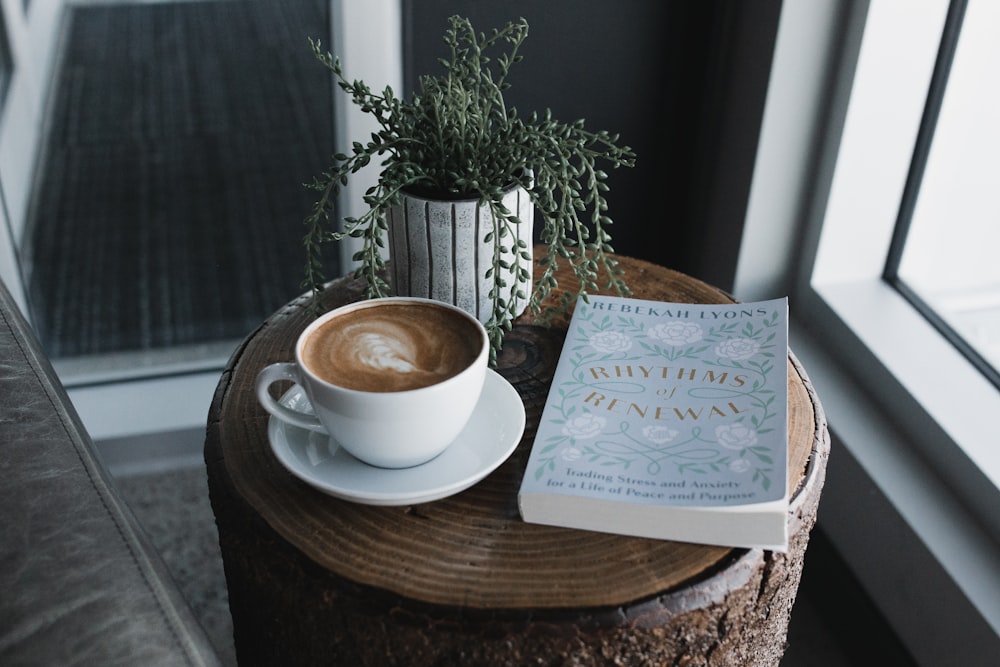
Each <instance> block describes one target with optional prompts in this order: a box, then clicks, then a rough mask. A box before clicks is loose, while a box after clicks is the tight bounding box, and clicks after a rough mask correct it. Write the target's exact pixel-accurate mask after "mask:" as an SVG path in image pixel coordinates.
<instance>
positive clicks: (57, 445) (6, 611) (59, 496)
mask: <svg viewBox="0 0 1000 667" xmlns="http://www.w3.org/2000/svg"><path fill="white" fill-rule="evenodd" d="M219 664H220V663H219V659H218V657H217V656H216V654H215V653H214V651H213V649H212V647H211V645H210V644H209V642H208V639H207V637H206V636H205V634H204V632H203V631H202V629H201V627H200V626H199V625H198V622H197V621H196V619H195V618H194V616H193V615H192V613H191V611H190V609H189V608H188V606H187V603H186V602H185V601H184V599H183V598H182V597H181V595H180V593H179V590H178V588H177V586H176V585H175V583H174V582H173V581H172V580H171V578H170V575H169V573H168V571H167V569H166V567H165V566H164V564H163V562H162V561H161V560H160V557H159V556H158V555H157V553H156V551H155V550H154V549H153V547H152V546H151V545H150V543H149V541H148V539H147V537H146V536H145V535H144V533H143V531H142V528H141V527H140V526H139V524H138V523H137V521H136V519H135V518H134V516H133V515H132V513H131V511H130V510H129V508H128V506H127V505H126V504H125V502H124V501H123V500H122V498H121V497H120V496H119V494H118V492H117V491H116V489H115V486H114V484H113V482H112V480H111V478H110V476H109V475H108V473H107V470H106V469H105V468H104V466H103V465H102V464H101V462H100V460H99V459H98V456H97V452H96V450H95V448H94V445H93V443H92V441H91V440H90V437H89V436H88V435H87V432H86V430H85V429H84V428H83V426H82V424H81V422H80V419H79V417H78V416H77V414H76V412H75V410H74V409H73V407H72V405H71V404H70V402H69V400H68V398H67V395H66V392H65V390H64V389H63V387H62V385H61V384H60V382H59V380H58V378H57V377H56V376H55V373H54V372H53V370H52V367H51V365H50V364H49V362H48V360H47V359H46V358H45V356H44V355H43V354H42V352H41V350H40V347H39V345H38V342H37V340H36V339H35V336H34V335H33V333H32V330H31V329H30V327H29V326H28V324H27V322H26V321H25V320H24V318H23V317H22V316H21V313H20V311H19V310H18V308H17V306H16V305H15V303H14V301H13V300H12V298H11V296H10V293H9V292H8V290H7V288H6V287H5V286H4V285H3V283H2V282H0V665H5V666H14V665H44V666H46V667H48V666H60V667H62V666H66V665H97V666H101V667H107V666H112V665H128V666H129V667H134V666H140V665H141V666H143V667H146V666H150V665H206V666H207V665H219Z"/></svg>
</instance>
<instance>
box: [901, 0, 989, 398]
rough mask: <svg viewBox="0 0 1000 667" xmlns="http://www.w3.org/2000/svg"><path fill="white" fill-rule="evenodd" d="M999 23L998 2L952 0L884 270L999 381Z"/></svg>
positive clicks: (970, 356)
mask: <svg viewBox="0 0 1000 667" xmlns="http://www.w3.org/2000/svg"><path fill="white" fill-rule="evenodd" d="M998 27H1000V5H998V4H997V3H995V2H983V1H982V0H972V1H971V2H966V0H962V1H961V2H952V3H951V7H950V10H949V15H948V19H947V23H946V26H945V28H944V36H943V38H942V43H941V48H940V50H939V54H938V59H937V64H936V66H935V70H934V75H933V78H932V81H931V84H930V91H929V94H928V98H927V105H926V106H925V109H924V116H923V120H922V122H921V129H920V133H919V135H918V138H917V143H916V147H915V151H914V157H913V162H912V165H911V169H910V176H909V179H908V181H907V186H906V190H905V191H904V193H903V201H902V203H901V206H900V215H899V220H898V222H897V225H896V233H895V237H894V240H893V245H892V247H891V248H890V252H889V258H888V265H887V266H886V273H885V275H886V279H887V280H888V281H889V282H890V283H891V284H893V285H894V286H895V287H896V289H898V290H900V291H901V292H902V293H903V294H904V295H905V296H906V297H907V299H908V300H909V301H910V302H911V303H913V304H914V307H916V308H917V309H918V310H920V312H921V313H923V315H924V316H925V317H927V318H928V319H929V320H930V321H931V322H932V323H933V324H934V325H935V327H936V328H937V329H938V330H939V331H940V332H941V333H942V335H944V336H946V337H947V338H948V340H949V341H951V342H952V343H953V344H954V345H955V346H956V347H957V348H958V349H959V350H960V351H961V352H962V353H963V354H965V356H966V357H968V358H969V360H970V362H971V363H973V364H974V365H975V366H976V367H977V368H979V370H980V371H981V372H982V373H984V374H985V375H986V376H987V377H988V378H989V379H990V381H991V382H992V383H993V384H994V385H995V386H997V387H1000V373H998V369H1000V262H998V261H997V257H996V253H997V250H998V249H1000V207H998V200H997V199H996V197H994V196H993V191H994V188H995V186H996V184H997V183H1000V163H998V162H997V160H996V155H998V154H1000V126H998V125H997V123H996V118H998V117H1000V93H998V92H997V91H996V90H995V89H994V87H993V86H992V81H993V78H994V77H993V72H992V70H993V69H995V68H996V66H997V64H998V63H1000V43H998V42H997V41H996V40H995V39H994V33H995V32H996V29H997V28H998ZM970 241H971V242H970Z"/></svg>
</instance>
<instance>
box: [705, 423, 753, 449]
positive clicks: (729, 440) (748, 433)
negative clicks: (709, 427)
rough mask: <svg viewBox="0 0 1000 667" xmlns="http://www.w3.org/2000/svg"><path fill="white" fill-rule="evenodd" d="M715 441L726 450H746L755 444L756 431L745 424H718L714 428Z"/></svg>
mask: <svg viewBox="0 0 1000 667" xmlns="http://www.w3.org/2000/svg"><path fill="white" fill-rule="evenodd" d="M715 439H716V440H718V441H719V444H720V445H722V446H723V447H725V448H726V449H737V450H738V449H746V448H747V447H753V446H754V445H756V444H757V431H755V430H753V429H752V428H750V427H749V426H747V425H746V424H740V423H736V424H720V425H719V426H716V427H715Z"/></svg>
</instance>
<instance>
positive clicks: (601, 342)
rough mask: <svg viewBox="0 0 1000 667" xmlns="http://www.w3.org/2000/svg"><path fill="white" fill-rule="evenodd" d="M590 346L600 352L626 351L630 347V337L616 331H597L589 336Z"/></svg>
mask: <svg viewBox="0 0 1000 667" xmlns="http://www.w3.org/2000/svg"><path fill="white" fill-rule="evenodd" d="M590 346H591V347H592V348H594V349H595V350H597V351H598V352H600V353H601V354H613V353H615V352H627V351H628V350H629V349H631V347H632V339H631V338H629V337H628V336H626V335H625V334H623V333H621V332H618V331H598V332H597V333H595V334H594V335H593V336H591V337H590Z"/></svg>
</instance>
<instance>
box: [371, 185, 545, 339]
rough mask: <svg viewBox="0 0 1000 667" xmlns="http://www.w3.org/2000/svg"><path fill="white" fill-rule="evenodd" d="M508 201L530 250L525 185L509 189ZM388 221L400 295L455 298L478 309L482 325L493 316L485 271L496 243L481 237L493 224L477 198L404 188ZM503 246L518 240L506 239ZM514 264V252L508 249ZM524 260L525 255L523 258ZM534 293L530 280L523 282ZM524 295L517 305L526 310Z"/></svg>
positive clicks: (512, 283) (393, 276)
mask: <svg viewBox="0 0 1000 667" xmlns="http://www.w3.org/2000/svg"><path fill="white" fill-rule="evenodd" d="M503 203H504V205H505V206H506V207H507V208H508V209H509V210H511V211H516V212H517V216H518V218H519V219H520V220H521V221H522V222H521V224H519V225H515V228H516V234H517V235H518V238H522V239H524V240H525V242H526V243H527V245H528V254H529V255H531V246H532V239H531V234H532V218H533V215H534V206H533V205H532V203H531V199H530V198H529V197H528V193H527V192H526V191H525V190H524V188H521V187H517V188H513V189H511V190H509V191H508V192H507V193H506V194H505V195H504V198H503ZM387 222H388V225H389V254H390V259H391V261H390V265H389V268H390V284H391V287H392V289H393V292H394V293H395V294H396V295H398V296H420V297H425V298H429V299H435V300H437V301H444V302H446V303H451V304H454V305H456V306H458V307H459V308H462V309H463V310H465V311H466V312H469V313H472V314H474V315H475V316H476V317H478V318H479V320H480V321H481V322H483V323H484V324H485V323H486V322H487V321H488V320H489V319H490V315H491V311H492V305H491V302H490V297H489V293H490V288H491V287H492V284H493V278H492V277H490V278H488V279H487V278H486V277H485V276H486V271H487V269H488V268H489V267H490V265H491V264H492V262H493V242H492V241H490V242H489V243H486V242H484V241H483V239H484V238H485V236H486V235H487V234H488V233H489V232H490V231H492V229H493V214H492V212H491V211H490V208H489V207H488V206H482V207H481V206H479V201H478V199H458V200H447V201H446V200H437V199H427V198H424V197H419V196H415V195H411V194H407V193H404V194H403V195H402V201H401V203H400V205H399V206H394V207H392V208H391V209H390V210H389V212H388V215H387ZM504 245H505V246H507V247H512V246H513V245H514V244H513V243H512V242H509V241H508V240H507V239H505V242H504ZM505 259H507V260H508V261H509V262H510V263H511V264H512V265H513V262H514V258H513V254H512V253H507V255H506V257H505ZM522 262H523V260H522ZM527 268H528V270H529V272H530V270H531V268H530V262H529V263H528V267H527ZM505 278H506V281H507V294H505V295H504V297H505V299H507V300H508V302H509V300H510V298H511V293H512V290H514V289H515V288H516V285H517V281H516V280H515V279H514V276H513V273H512V272H511V271H508V272H507V275H506V276H505ZM522 289H523V290H524V293H525V294H529V295H530V294H531V284H530V283H529V284H527V285H524V286H523V287H522ZM527 305H528V304H527V301H526V300H523V299H522V300H520V302H519V303H518V304H517V313H518V314H520V313H522V312H524V309H525V308H526V307H527Z"/></svg>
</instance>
